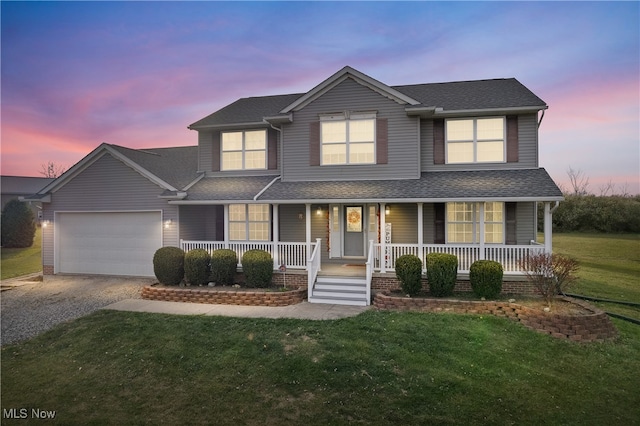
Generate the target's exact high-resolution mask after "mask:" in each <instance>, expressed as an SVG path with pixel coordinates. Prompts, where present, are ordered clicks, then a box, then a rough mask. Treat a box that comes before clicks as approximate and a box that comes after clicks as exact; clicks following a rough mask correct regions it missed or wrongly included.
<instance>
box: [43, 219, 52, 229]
mask: <svg viewBox="0 0 640 426" xmlns="http://www.w3.org/2000/svg"><path fill="white" fill-rule="evenodd" d="M49 223H50V222H49V221H48V220H43V221H42V227H43V228H46V227H47V226H49Z"/></svg>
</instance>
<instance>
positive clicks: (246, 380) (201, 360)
mask: <svg viewBox="0 0 640 426" xmlns="http://www.w3.org/2000/svg"><path fill="white" fill-rule="evenodd" d="M554 246H555V249H556V251H558V252H564V253H568V254H571V255H573V256H574V257H576V258H578V260H579V261H580V262H581V264H582V268H581V270H580V278H581V280H580V282H579V284H578V285H577V286H576V288H574V291H575V292H578V293H583V294H589V295H592V296H599V297H606V298H617V299H621V298H622V299H625V300H635V301H638V300H640V297H638V279H637V277H638V276H639V274H638V250H637V248H638V237H637V236H599V235H583V234H557V235H555V236H554ZM630 309H632V308H630ZM613 321H614V323H615V325H616V326H617V328H618V330H619V331H620V337H619V338H618V339H617V340H616V341H614V342H608V343H592V344H582V345H581V344H575V343H571V342H567V341H562V340H559V339H554V338H552V337H549V336H546V335H542V334H538V333H535V332H533V331H530V330H528V329H526V328H524V327H522V326H520V325H519V324H517V323H514V322H511V321H509V320H507V319H504V318H495V317H491V316H479V315H454V314H426V313H409V312H404V313H400V312H378V311H367V312H365V313H364V314H361V315H359V316H357V317H354V318H346V319H342V320H337V321H308V320H285V319H282V320H267V319H249V318H223V317H204V316H190V317H184V316H170V315H158V314H145V313H128V312H116V311H100V312H97V313H95V314H93V315H90V316H87V317H84V318H81V319H79V320H76V321H73V322H69V323H65V324H62V325H60V326H58V327H56V328H54V329H53V330H51V331H49V332H47V333H45V334H42V335H40V336H38V337H36V338H34V339H31V340H29V341H26V342H23V343H19V344H15V345H8V346H5V347H3V348H2V364H1V373H2V395H1V402H2V409H3V414H4V410H5V409H10V408H17V409H20V408H28V409H29V410H30V409H32V408H35V409H40V410H48V411H52V410H55V411H56V419H55V420H56V421H57V422H58V423H61V424H142V423H144V424H157V423H167V424H219V425H236V424H247V425H252V424H260V425H281V424H285V425H286V424H296V425H297V424H305V425H309V426H312V425H325V424H331V425H342V424H350V423H363V424H374V425H375V424H380V425H388V424H470V425H473V424H524V425H527V424H531V425H538V424H549V425H556V424H557V425H574V424H575V425H591V424H594V425H595V424H612V425H615V424H625V425H631V424H640V423H639V422H640V420H639V419H640V393H638V383H640V356H639V354H640V327H639V326H637V325H635V324H631V323H628V322H625V321H620V320H615V319H614V320H613ZM29 413H30V412H29ZM3 417H6V416H3ZM29 420H30V421H33V422H35V419H29ZM29 420H28V421H24V420H10V419H7V418H3V420H2V424H12V423H21V424H25V423H29Z"/></svg>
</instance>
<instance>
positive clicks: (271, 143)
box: [267, 129, 278, 170]
mask: <svg viewBox="0 0 640 426" xmlns="http://www.w3.org/2000/svg"><path fill="white" fill-rule="evenodd" d="M267 168H268V169H269V170H276V169H277V168H278V132H277V131H276V130H273V129H267Z"/></svg>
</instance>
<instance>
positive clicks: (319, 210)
mask: <svg viewBox="0 0 640 426" xmlns="http://www.w3.org/2000/svg"><path fill="white" fill-rule="evenodd" d="M316 214H317V215H318V216H321V215H322V208H320V207H318V210H316Z"/></svg>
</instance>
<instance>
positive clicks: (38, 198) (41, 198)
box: [18, 194, 51, 203]
mask: <svg viewBox="0 0 640 426" xmlns="http://www.w3.org/2000/svg"><path fill="white" fill-rule="evenodd" d="M18 200H19V201H22V202H29V201H32V202H37V203H50V202H51V194H46V195H43V194H33V195H25V196H20V197H18Z"/></svg>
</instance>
